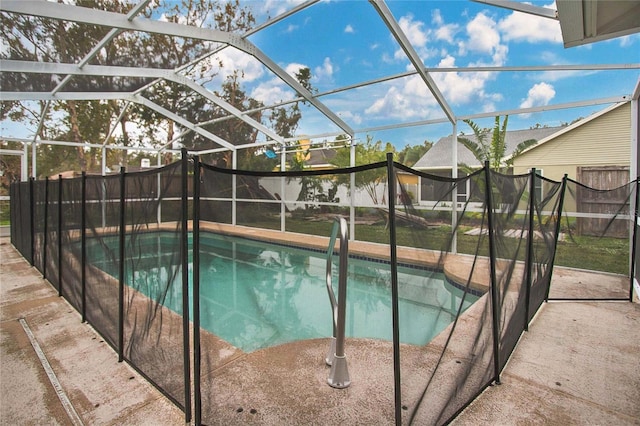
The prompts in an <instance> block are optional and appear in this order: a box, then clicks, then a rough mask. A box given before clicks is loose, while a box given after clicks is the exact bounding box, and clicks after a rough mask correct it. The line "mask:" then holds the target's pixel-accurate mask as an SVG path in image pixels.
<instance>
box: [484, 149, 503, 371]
mask: <svg viewBox="0 0 640 426" xmlns="http://www.w3.org/2000/svg"><path fill="white" fill-rule="evenodd" d="M484 169H485V175H484V176H485V177H484V179H485V187H486V188H485V202H486V203H487V227H488V229H487V231H488V237H489V272H490V280H491V282H490V287H491V317H492V319H493V366H494V375H495V377H494V381H495V383H496V384H500V330H499V327H500V306H499V303H498V302H499V297H498V280H497V278H496V246H495V239H494V233H495V229H494V222H493V196H492V195H493V194H492V191H493V188H492V185H491V169H490V168H489V162H488V161H485V162H484Z"/></svg>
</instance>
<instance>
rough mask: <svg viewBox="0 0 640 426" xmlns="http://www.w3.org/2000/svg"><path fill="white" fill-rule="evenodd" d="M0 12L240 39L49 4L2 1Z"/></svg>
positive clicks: (195, 36) (204, 37) (200, 37)
mask: <svg viewBox="0 0 640 426" xmlns="http://www.w3.org/2000/svg"><path fill="white" fill-rule="evenodd" d="M0 10H2V11H5V12H11V13H18V14H21V15H31V16H39V17H41V18H49V19H57V20H61V21H71V22H77V23H80V24H90V25H97V26H107V27H112V28H119V29H121V30H127V31H141V32H146V33H154V34H161V35H171V36H176V37H185V38H193V39H198V40H208V41H215V42H219V43H226V44H233V42H234V40H236V41H237V40H239V39H240V36H238V35H235V34H232V33H228V32H225V31H220V30H215V29H211V28H201V27H195V26H191V25H182V24H176V23H172V22H162V21H154V20H151V19H146V18H135V19H130V17H128V16H127V15H123V14H121V13H116V12H108V11H105V10H98V9H91V8H88V7H81V6H74V5H67V4H62V3H52V2H48V1H38V2H34V1H22V0H3V1H2V3H0ZM247 53H248V52H247Z"/></svg>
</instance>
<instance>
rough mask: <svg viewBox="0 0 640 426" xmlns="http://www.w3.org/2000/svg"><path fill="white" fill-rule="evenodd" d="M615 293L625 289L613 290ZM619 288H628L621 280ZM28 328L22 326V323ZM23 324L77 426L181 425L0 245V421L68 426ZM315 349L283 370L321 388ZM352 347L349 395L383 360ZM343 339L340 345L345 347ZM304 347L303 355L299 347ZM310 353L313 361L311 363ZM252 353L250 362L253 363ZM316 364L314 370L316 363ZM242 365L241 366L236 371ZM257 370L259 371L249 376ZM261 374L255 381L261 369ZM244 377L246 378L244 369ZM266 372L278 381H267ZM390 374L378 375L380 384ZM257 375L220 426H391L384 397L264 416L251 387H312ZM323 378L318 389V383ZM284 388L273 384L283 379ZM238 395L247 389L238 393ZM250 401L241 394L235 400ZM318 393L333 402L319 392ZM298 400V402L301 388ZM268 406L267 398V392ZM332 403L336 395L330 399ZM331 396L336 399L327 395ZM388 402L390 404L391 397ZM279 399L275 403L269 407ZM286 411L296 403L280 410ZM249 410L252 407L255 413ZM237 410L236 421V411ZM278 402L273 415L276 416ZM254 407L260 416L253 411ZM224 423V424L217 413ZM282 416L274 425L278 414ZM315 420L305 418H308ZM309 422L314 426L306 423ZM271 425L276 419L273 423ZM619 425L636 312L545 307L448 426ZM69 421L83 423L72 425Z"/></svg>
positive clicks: (629, 384) (562, 279)
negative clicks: (379, 409)
mask: <svg viewBox="0 0 640 426" xmlns="http://www.w3.org/2000/svg"><path fill="white" fill-rule="evenodd" d="M615 279H617V278H616V277H612V276H609V275H600V274H585V273H583V272H579V271H571V270H565V269H558V270H557V272H554V281H553V287H554V288H556V289H559V290H558V291H559V293H558V294H557V296H558V297H562V296H565V297H567V296H570V295H571V294H572V293H573V292H575V291H578V290H579V288H580V286H581V285H585V284H587V282H588V281H589V280H594V281H597V282H600V283H601V282H603V281H608V280H612V281H615ZM612 285H618V286H620V285H621V283H619V282H614V283H613V284H612ZM622 288H624V283H622ZM20 319H23V320H24V321H23V322H20V321H19V320H20ZM23 324H26V325H27V326H28V328H29V330H30V331H31V332H32V333H33V336H34V338H35V340H36V341H37V342H38V344H39V347H40V348H41V350H42V352H43V353H44V355H45V356H46V358H47V359H48V362H49V364H50V365H51V369H52V372H53V373H54V374H55V376H56V377H57V379H58V381H59V383H60V388H59V389H60V390H62V391H63V392H64V394H65V395H66V396H67V397H68V400H69V404H67V408H68V406H69V405H70V406H72V407H73V410H74V411H75V412H76V413H77V416H78V418H79V421H80V422H82V423H84V424H108V425H116V424H129V425H179V424H182V423H184V413H182V412H181V411H180V410H179V409H178V408H177V407H175V406H174V405H173V404H172V403H171V402H169V400H168V399H166V398H165V397H164V396H163V395H162V394H161V393H160V392H159V391H157V390H156V389H155V388H154V387H153V386H151V385H150V384H148V383H147V382H146V381H145V380H144V379H143V378H142V377H141V376H140V375H139V374H138V373H136V372H135V371H134V370H133V369H132V368H131V367H129V366H128V365H127V364H126V363H118V362H117V355H116V353H115V352H114V351H113V350H112V348H111V347H110V346H108V345H107V344H106V343H104V342H103V341H102V338H101V337H100V335H99V334H97V333H96V332H95V331H94V330H93V329H92V328H91V327H90V326H89V325H87V324H83V323H81V321H80V315H79V314H78V313H77V312H76V311H75V310H74V309H73V308H72V307H71V305H69V304H68V303H67V302H66V301H65V300H64V299H63V298H60V297H58V296H57V292H56V291H55V290H54V288H53V287H52V286H51V285H50V284H49V283H48V282H47V281H45V280H43V279H42V277H41V275H40V273H39V272H38V271H37V270H35V269H34V268H32V267H31V266H30V265H29V264H28V263H27V262H26V261H25V260H24V259H23V258H22V257H21V256H20V255H19V254H18V253H17V251H16V250H15V249H14V248H13V247H12V246H11V245H10V242H9V239H8V238H1V239H0V350H1V351H0V424H34V425H35V424H60V425H68V424H74V423H73V422H72V420H71V419H70V417H69V415H68V414H67V411H65V405H63V403H62V402H61V401H60V399H59V398H58V395H57V393H56V389H55V388H54V387H53V385H52V384H51V382H50V381H49V379H48V376H47V374H46V373H45V370H44V368H43V366H42V364H41V362H40V359H39V358H38V356H37V354H36V351H35V350H34V348H33V347H32V344H31V343H30V340H29V339H28V336H27V333H26V331H25V328H23ZM316 343H318V345H319V347H323V348H324V343H325V342H309V345H306V344H305V345H302V344H301V347H300V348H299V351H298V352H294V353H293V355H296V356H292V353H291V351H290V352H289V357H290V358H291V359H290V360H286V359H285V360H282V362H289V363H290V364H291V365H293V366H294V367H295V368H297V369H301V371H303V372H304V374H307V375H308V376H310V378H311V380H316V381H318V382H320V381H322V380H323V378H324V377H325V375H326V373H327V370H326V369H323V368H322V366H321V365H318V366H317V367H318V370H317V372H316V373H309V370H310V367H309V365H307V364H304V363H298V362H296V359H297V358H299V357H304V356H306V354H305V351H308V350H309V348H310V347H313V346H314V345H315V344H316ZM353 343H354V344H353V345H352V346H351V351H350V352H349V349H350V346H347V350H348V352H347V355H348V357H349V369H350V373H351V376H352V380H353V384H352V387H351V388H349V393H350V394H353V395H355V396H358V392H361V391H360V390H359V386H358V381H360V383H362V382H363V380H365V379H364V377H365V375H366V374H373V372H375V370H376V366H377V365H376V363H377V362H379V360H377V359H375V358H374V357H373V354H375V353H376V351H377V350H378V347H377V346H376V343H375V342H374V343H371V342H363V343H358V342H353ZM349 344H350V343H349V341H348V343H347V345H349ZM303 346H304V347H303ZM314 356H315V355H314ZM262 361H268V360H267V359H264V360H260V359H259V355H256V356H254V357H253V358H251V359H250V357H247V359H246V360H243V362H246V364H245V365H250V364H251V363H253V365H254V366H255V365H260V362H262ZM319 364H321V363H319ZM240 365H241V364H236V366H237V368H239V366H240ZM254 373H256V371H254ZM258 373H259V372H258ZM247 374H249V371H247ZM272 374H273V373H272ZM384 374H386V373H383V375H384ZM293 377H295V372H291V375H289V376H287V377H281V376H280V377H278V376H277V374H276V376H271V377H270V376H269V375H268V374H258V375H257V376H253V377H250V376H248V377H244V376H238V377H237V378H236V379H235V380H238V382H239V383H237V384H236V386H233V384H232V383H229V385H230V386H229V389H234V388H237V389H238V390H237V391H236V392H235V394H234V395H233V397H234V398H235V400H233V401H230V402H229V408H233V410H231V409H230V410H227V411H223V412H221V417H220V424H247V423H249V424H278V423H277V420H278V419H279V420H280V421H284V420H286V421H287V423H288V424H300V423H315V424H338V423H343V424H358V423H359V422H360V423H361V422H365V421H366V423H371V420H372V419H376V420H377V423H378V424H389V423H390V421H389V418H388V417H387V416H385V417H378V418H375V409H376V406H378V405H381V404H386V401H388V399H389V396H388V391H385V390H383V389H381V391H383V392H384V393H385V395H375V394H368V395H364V396H360V397H358V398H356V397H354V398H349V399H352V400H353V401H356V400H358V401H361V399H360V398H361V397H362V398H365V397H366V400H367V401H368V403H369V404H370V405H371V406H370V410H369V411H371V412H372V416H373V417H372V418H369V419H364V418H363V417H362V416H360V415H359V414H358V413H359V412H361V410H362V407H355V406H354V407H350V406H349V405H348V404H343V405H341V406H340V407H339V409H335V407H334V409H333V410H332V411H331V412H329V414H327V411H326V410H325V411H323V409H324V408H325V407H316V406H311V407H307V406H304V407H302V406H300V405H296V404H297V403H296V404H294V403H293V401H291V402H289V401H282V405H281V407H284V409H283V410H282V411H281V412H280V413H276V412H269V411H268V410H267V409H266V407H265V406H264V404H263V403H264V401H262V403H261V402H259V401H258V400H257V399H255V398H254V397H253V396H251V395H250V394H251V386H259V385H260V383H259V382H269V381H271V382H272V383H273V386H272V388H274V391H273V392H274V394H277V393H278V388H279V387H282V386H285V385H286V386H289V387H290V388H291V389H290V390H289V391H288V392H293V393H296V392H297V389H296V387H301V386H305V387H308V382H306V381H305V380H294V379H293ZM318 377H319V380H317V379H318ZM278 379H280V380H278ZM240 388H242V390H240ZM243 392H245V393H246V394H247V395H241V393H243ZM318 392H321V393H323V394H324V393H327V394H331V395H340V392H343V391H337V390H333V389H331V388H329V387H328V386H326V385H324V384H321V383H319V388H318ZM299 393H301V394H302V393H303V390H302V389H299ZM262 397H263V398H265V399H271V397H270V396H269V395H262ZM330 398H331V397H330ZM334 398H335V397H334ZM390 398H391V399H392V396H391V397H390ZM273 399H275V398H273ZM288 403H290V404H291V405H287V404H288ZM252 404H254V405H252ZM240 406H242V407H243V411H242V412H238V411H237V408H240ZM275 406H276V405H275V403H274V407H275ZM252 408H254V409H255V410H256V411H255V412H252ZM223 415H224V416H226V417H222V416H223ZM278 416H279V417H278ZM309 416H310V417H309ZM309 418H314V419H315V421H311V422H309V421H305V420H304V419H306V420H308V419H309ZM274 419H275V420H274ZM605 423H606V424H616V425H640V305H639V304H638V303H629V302H550V303H547V304H544V305H543V307H542V308H541V310H540V312H539V314H538V315H537V317H536V319H535V320H534V322H533V324H532V326H531V327H530V330H529V332H527V333H525V334H524V335H523V337H522V339H521V341H520V342H519V344H518V347H517V348H516V350H515V352H514V354H513V356H512V358H511V360H510V361H509V364H508V365H507V367H506V369H505V370H504V372H503V374H502V385H500V386H492V387H490V388H488V389H487V390H486V391H485V392H484V393H483V394H482V395H480V397H479V398H478V399H476V401H474V402H473V403H472V404H471V405H470V407H468V408H467V409H466V410H465V411H464V412H463V413H462V414H461V415H460V416H458V418H457V419H456V420H455V421H454V424H459V425H478V424H486V425H496V424H498V425H500V424H562V425H566V424H575V425H583V424H605ZM75 424H79V423H78V421H76V423H75Z"/></svg>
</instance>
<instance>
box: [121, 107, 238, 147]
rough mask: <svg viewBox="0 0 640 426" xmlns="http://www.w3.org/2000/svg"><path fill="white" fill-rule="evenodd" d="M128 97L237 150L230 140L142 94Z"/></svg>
mask: <svg viewBox="0 0 640 426" xmlns="http://www.w3.org/2000/svg"><path fill="white" fill-rule="evenodd" d="M127 99H130V100H131V101H132V102H135V103H137V104H141V105H144V106H145V107H147V108H149V109H152V110H154V111H155V112H157V113H159V114H162V115H164V116H165V117H167V118H169V119H171V120H173V121H174V122H176V123H178V124H180V125H181V126H182V127H186V128H187V129H190V130H193V131H194V132H196V133H198V134H200V135H202V136H204V137H205V138H207V139H210V140H212V141H214V142H215V143H217V144H218V145H221V146H223V147H225V148H227V149H229V150H231V151H235V149H236V147H235V146H234V145H233V144H232V143H230V142H229V141H226V140H224V139H222V138H221V137H220V136H217V135H214V134H213V133H211V132H208V131H206V130H205V129H203V128H202V127H198V126H196V125H195V124H193V123H192V122H190V121H188V120H186V119H184V118H182V117H180V116H179V115H176V114H175V113H173V112H171V111H169V110H168V109H166V108H163V107H161V106H160V105H158V104H156V103H154V102H152V101H151V100H149V99H147V98H145V97H142V96H140V95H130V96H129V97H128V98H127Z"/></svg>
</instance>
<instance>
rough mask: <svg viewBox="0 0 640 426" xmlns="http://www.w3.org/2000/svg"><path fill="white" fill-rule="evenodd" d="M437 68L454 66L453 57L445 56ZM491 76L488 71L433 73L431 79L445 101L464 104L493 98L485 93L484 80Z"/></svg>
mask: <svg viewBox="0 0 640 426" xmlns="http://www.w3.org/2000/svg"><path fill="white" fill-rule="evenodd" d="M438 67H439V68H450V67H451V68H452V67H455V58H453V57H452V56H450V55H449V56H447V57H445V58H443V59H442V60H441V61H440V63H439V64H438ZM490 78H491V76H490V74H489V73H480V72H478V73H457V72H445V73H433V79H434V81H435V82H436V84H437V85H438V88H439V89H440V91H441V92H442V95H443V96H444V97H445V99H446V100H447V102H449V103H451V104H455V105H464V104H468V103H469V102H478V103H482V102H484V101H485V100H486V99H495V97H494V95H489V94H487V93H485V85H486V82H487V81H488V80H489V79H490Z"/></svg>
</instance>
